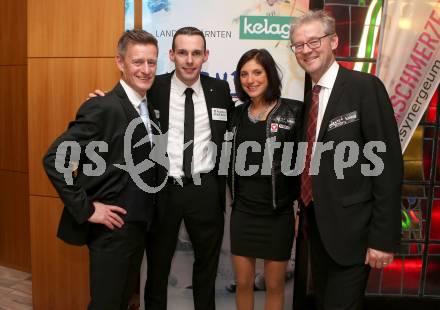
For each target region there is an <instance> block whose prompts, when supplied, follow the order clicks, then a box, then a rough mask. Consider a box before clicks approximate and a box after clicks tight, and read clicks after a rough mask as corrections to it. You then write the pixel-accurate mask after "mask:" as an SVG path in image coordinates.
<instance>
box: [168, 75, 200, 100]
mask: <svg viewBox="0 0 440 310" xmlns="http://www.w3.org/2000/svg"><path fill="white" fill-rule="evenodd" d="M171 84H172V85H173V86H174V87H176V90H177V93H178V94H179V95H181V96H183V95H185V90H186V89H187V88H188V87H190V88H192V89H193V90H194V93H195V95H196V96H198V95H200V92H201V91H202V83H201V82H200V75H199V78H198V79H197V81H195V82H194V84H192V85H191V86H188V85H186V84H185V83H183V82H182V81H181V80H180V79H179V78H178V77H177V75H176V72H174V74H173V76H172V78H171Z"/></svg>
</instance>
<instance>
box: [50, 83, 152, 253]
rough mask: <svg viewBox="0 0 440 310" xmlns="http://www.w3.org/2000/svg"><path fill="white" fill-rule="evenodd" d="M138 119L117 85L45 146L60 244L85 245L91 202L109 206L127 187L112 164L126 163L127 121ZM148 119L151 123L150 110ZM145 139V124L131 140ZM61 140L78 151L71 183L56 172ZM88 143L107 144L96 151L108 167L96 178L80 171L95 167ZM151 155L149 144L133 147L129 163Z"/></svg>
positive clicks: (68, 153) (65, 156) (66, 156)
mask: <svg viewBox="0 0 440 310" xmlns="http://www.w3.org/2000/svg"><path fill="white" fill-rule="evenodd" d="M137 117H139V114H138V112H137V111H136V109H135V108H134V107H133V105H132V104H131V102H130V101H129V99H128V97H127V95H126V93H125V91H124V89H123V88H122V86H121V85H120V84H119V83H118V84H117V85H116V86H115V88H114V89H113V90H112V91H111V92H109V93H108V94H107V95H106V96H104V97H95V98H91V99H89V100H87V101H86V102H85V103H83V104H82V106H81V107H80V108H79V110H78V112H77V115H76V118H75V120H74V121H72V122H71V123H70V124H69V126H68V129H67V130H66V131H65V132H64V133H63V134H61V135H60V136H59V137H58V138H57V139H56V140H55V141H54V142H53V144H52V145H51V146H50V147H49V150H48V151H47V153H46V155H45V156H44V159H43V164H44V168H45V170H46V173H47V175H48V177H49V179H50V180H51V182H52V184H53V185H54V187H55V189H56V190H57V192H58V194H59V196H60V198H61V199H62V201H63V203H64V210H63V214H62V216H61V220H60V224H59V228H58V237H60V238H61V239H62V240H64V241H66V242H68V243H71V244H77V245H82V244H85V243H86V241H87V234H88V230H89V222H87V220H88V218H89V217H90V216H91V215H92V214H93V212H94V207H93V201H100V202H103V203H112V202H114V201H115V199H116V198H117V197H118V194H119V193H120V192H121V190H122V189H123V188H124V187H125V186H126V184H127V182H128V180H129V178H130V175H129V174H128V172H126V171H124V170H122V169H120V168H118V167H116V166H115V164H122V165H125V163H126V162H125V157H124V134H125V131H126V129H127V126H128V124H129V123H130V121H132V120H133V119H135V118H137ZM150 118H151V119H152V121H153V122H155V117H154V112H153V110H152V109H151V108H150ZM153 129H154V126H153ZM146 135H147V131H146V129H145V126H141V125H138V126H136V128H135V130H134V132H133V136H132V141H134V142H137V141H139V140H141V139H142V138H144V137H145V136H146ZM65 141H76V142H78V143H79V145H80V147H81V156H80V159H79V161H78V163H77V164H78V169H77V170H76V172H75V174H76V176H75V177H74V178H73V184H72V185H68V184H67V183H66V181H65V179H64V175H63V174H62V173H60V172H58V171H57V169H56V166H55V165H56V154H57V149H58V147H59V146H60V144H61V143H63V142H65ZM91 141H104V142H105V143H106V144H107V145H108V150H107V151H99V150H95V151H96V153H98V154H99V156H101V157H102V158H103V159H104V161H105V163H106V167H105V170H104V171H103V173H102V174H101V175H99V176H86V175H85V174H84V173H83V169H82V168H83V167H84V165H85V164H92V165H94V162H93V161H91V160H90V159H89V158H88V157H87V156H86V155H85V148H86V146H87V145H88V144H89V143H90V142H91ZM133 144H134V143H132V146H133ZM149 152H150V144H149V143H144V144H143V145H141V146H139V147H136V148H132V149H131V153H132V158H133V161H134V162H135V163H139V162H141V161H142V160H144V159H145V158H146V157H147V156H148V154H149ZM71 153H72V152H71V150H70V149H67V150H65V152H64V154H63V153H61V154H63V156H62V158H63V162H61V163H60V164H61V165H64V166H65V167H67V166H68V163H69V162H68V160H69V159H70V156H71ZM155 169H156V168H154V169H153V170H152V172H151V171H150V172H149V173H148V178H149V179H150V180H149V181H150V182H151V183H150V184H152V183H153V182H154V181H155V180H154V179H155V174H156V172H155ZM146 182H148V181H146Z"/></svg>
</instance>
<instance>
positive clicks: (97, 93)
mask: <svg viewBox="0 0 440 310" xmlns="http://www.w3.org/2000/svg"><path fill="white" fill-rule="evenodd" d="M98 96H100V97H104V96H105V92H103V91H102V90H100V89H95V91H94V92H93V93H89V97H88V98H87V99H90V98H94V97H98Z"/></svg>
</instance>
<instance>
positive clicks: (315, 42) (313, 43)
mask: <svg viewBox="0 0 440 310" xmlns="http://www.w3.org/2000/svg"><path fill="white" fill-rule="evenodd" d="M331 35H334V33H328V34H325V35H323V36H322V37H319V38H316V39H311V40H310V41H308V42H305V43H298V44H292V45H291V46H290V48H291V49H292V51H293V52H294V53H301V52H302V51H303V50H304V45H306V44H307V46H308V47H309V48H310V49H312V50H313V49H315V48H319V47H320V46H321V39H324V38H325V37H328V36H331Z"/></svg>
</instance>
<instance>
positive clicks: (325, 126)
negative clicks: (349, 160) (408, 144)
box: [303, 66, 403, 265]
mask: <svg viewBox="0 0 440 310" xmlns="http://www.w3.org/2000/svg"><path fill="white" fill-rule="evenodd" d="M310 100H311V94H308V96H306V100H305V102H306V109H305V116H307V115H308V111H309V109H310ZM341 116H342V118H341ZM345 117H347V119H345ZM350 117H351V118H350ZM304 119H305V122H304V123H305V125H304V127H303V128H307V124H306V123H307V117H305V118H304ZM341 120H342V122H341ZM303 140H305V130H303ZM317 141H318V142H323V143H331V142H333V147H332V149H331V150H329V151H325V152H324V153H323V154H322V157H321V160H320V169H319V173H318V175H315V176H312V186H313V199H314V204H315V214H316V221H317V224H318V228H319V231H320V235H321V238H322V241H323V244H324V246H325V248H326V249H327V252H328V253H329V254H330V256H331V257H332V258H333V259H334V260H335V261H336V262H338V263H339V264H342V265H352V264H357V263H363V262H364V260H365V255H366V249H367V248H368V247H371V248H373V249H377V250H382V251H387V252H395V251H396V250H397V249H398V244H399V242H400V235H401V229H400V227H401V214H400V212H401V211H400V210H401V207H400V199H401V183H402V176H403V160H402V150H401V147H400V141H399V135H398V131H397V125H396V121H395V118H394V112H393V109H392V105H391V102H390V99H389V97H388V94H387V92H386V89H385V87H384V85H383V84H382V82H381V81H380V80H379V79H378V78H377V77H375V76H373V75H370V74H365V73H361V72H356V71H351V70H347V69H345V68H343V67H342V66H340V68H339V72H338V75H337V78H336V81H335V84H334V87H333V90H332V93H331V95H330V99H329V102H328V105H327V108H326V111H325V114H324V117H323V120H322V123H321V127H320V132H319V135H318V139H317ZM344 141H353V142H355V143H356V144H357V145H358V146H359V157H358V160H357V161H356V163H355V164H354V165H352V166H351V167H349V168H346V169H344V170H343V175H344V178H343V179H340V178H338V176H337V173H336V172H337V171H336V170H335V159H334V158H335V149H336V147H337V146H338V144H340V143H341V142H344ZM369 141H383V142H384V143H385V145H386V152H380V153H379V152H378V151H377V149H374V153H375V154H376V155H377V156H378V157H379V158H380V159H381V160H382V162H383V166H384V169H383V172H382V173H381V174H380V175H378V176H364V175H362V174H361V169H363V168H362V166H364V169H365V168H366V167H371V169H373V168H374V166H373V165H371V164H370V163H371V161H370V160H369V159H371V156H365V154H364V153H363V150H364V146H365V145H366V143H368V142H369ZM347 152H348V151H347ZM367 157H369V158H367ZM345 160H346V158H345ZM361 165H362V166H361Z"/></svg>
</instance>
